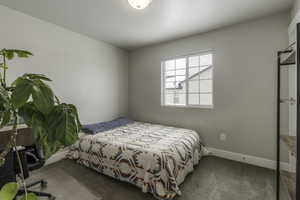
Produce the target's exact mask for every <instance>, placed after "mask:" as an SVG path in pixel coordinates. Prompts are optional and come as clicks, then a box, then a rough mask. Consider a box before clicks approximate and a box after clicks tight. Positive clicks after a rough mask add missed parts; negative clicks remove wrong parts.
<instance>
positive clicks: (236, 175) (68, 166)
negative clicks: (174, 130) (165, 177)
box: [28, 157, 275, 200]
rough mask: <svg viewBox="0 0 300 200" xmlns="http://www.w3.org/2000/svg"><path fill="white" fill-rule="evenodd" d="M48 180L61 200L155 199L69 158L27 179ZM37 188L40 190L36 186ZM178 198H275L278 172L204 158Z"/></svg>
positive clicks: (181, 199) (205, 199)
mask: <svg viewBox="0 0 300 200" xmlns="http://www.w3.org/2000/svg"><path fill="white" fill-rule="evenodd" d="M39 178H45V179H47V181H48V182H49V183H48V187H47V189H46V190H45V191H46V192H51V193H53V194H54V195H55V196H56V197H57V199H58V200H83V199H84V200H101V199H102V200H144V199H145V200H154V198H153V197H152V196H151V195H150V194H144V193H142V192H141V191H140V190H139V189H138V188H136V187H135V186H132V185H130V184H128V183H123V182H120V181H117V180H114V179H112V178H109V177H106V176H104V175H101V174H98V173H96V172H94V171H92V170H90V169H87V168H85V167H82V166H80V165H78V164H76V163H75V162H73V161H70V160H63V161H60V162H57V163H54V164H52V165H49V166H46V167H44V168H43V169H41V170H39V171H36V172H34V174H33V175H32V177H31V178H30V180H28V182H30V181H33V180H37V179H39ZM37 189H39V188H38V187H37ZM181 191H182V196H180V197H178V198H176V200H274V199H275V172H274V171H271V170H268V169H264V168H259V167H255V166H251V165H246V164H242V163H239V162H234V161H229V160H225V159H221V158H216V157H206V158H203V159H202V160H201V163H200V165H199V166H197V167H196V169H195V171H194V172H193V173H192V174H191V175H189V176H188V177H187V179H186V181H185V182H184V184H182V185H181Z"/></svg>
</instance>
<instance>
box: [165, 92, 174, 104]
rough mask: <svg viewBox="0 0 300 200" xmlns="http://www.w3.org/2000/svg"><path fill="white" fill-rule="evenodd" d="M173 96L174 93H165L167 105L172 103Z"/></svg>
mask: <svg viewBox="0 0 300 200" xmlns="http://www.w3.org/2000/svg"><path fill="white" fill-rule="evenodd" d="M174 96H175V94H166V95H165V104H167V105H172V104H174Z"/></svg>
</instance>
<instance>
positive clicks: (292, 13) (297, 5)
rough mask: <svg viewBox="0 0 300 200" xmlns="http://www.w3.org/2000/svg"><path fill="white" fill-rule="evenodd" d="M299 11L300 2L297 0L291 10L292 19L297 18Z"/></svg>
mask: <svg viewBox="0 0 300 200" xmlns="http://www.w3.org/2000/svg"><path fill="white" fill-rule="evenodd" d="M299 9H300V0H295V3H294V6H293V8H292V10H291V17H292V19H293V18H294V17H295V16H296V14H297V12H298V10H299Z"/></svg>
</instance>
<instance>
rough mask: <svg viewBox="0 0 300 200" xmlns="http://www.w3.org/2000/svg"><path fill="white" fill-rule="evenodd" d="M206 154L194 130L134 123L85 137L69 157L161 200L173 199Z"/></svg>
mask: <svg viewBox="0 0 300 200" xmlns="http://www.w3.org/2000/svg"><path fill="white" fill-rule="evenodd" d="M204 152H205V149H204V146H203V145H202V143H201V140H200V137H199V135H198V134H197V133H196V132H195V131H193V130H189V129H182V128H175V127H170V126H163V125H158V124H150V123H142V122H134V123H132V124H128V125H125V126H122V127H119V128H115V129H113V130H109V131H105V132H101V133H98V134H96V135H86V136H84V137H81V138H80V139H79V140H78V141H77V142H76V143H75V144H74V145H73V146H72V147H71V148H70V151H69V153H68V155H67V157H68V158H70V159H73V160H76V161H77V163H80V164H82V165H84V166H86V167H88V168H91V169H93V170H96V171H97V172H99V173H102V174H105V175H108V176H110V177H113V178H115V179H118V180H121V181H125V182H129V183H131V184H134V185H135V186H137V187H139V188H141V189H142V191H143V192H150V193H152V194H153V195H154V196H155V197H156V198H157V199H173V198H174V197H175V196H177V195H181V191H180V189H179V185H180V184H181V183H182V182H183V181H184V179H185V177H186V176H187V175H188V174H189V173H190V172H192V171H193V170H194V166H195V165H197V164H198V163H199V161H200V159H201V157H202V156H203V154H204Z"/></svg>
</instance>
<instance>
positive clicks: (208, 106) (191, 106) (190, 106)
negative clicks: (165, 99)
mask: <svg viewBox="0 0 300 200" xmlns="http://www.w3.org/2000/svg"><path fill="white" fill-rule="evenodd" d="M161 106H162V107H171V108H198V109H213V108H214V106H213V105H199V106H193V105H187V106H185V105H161Z"/></svg>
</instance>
